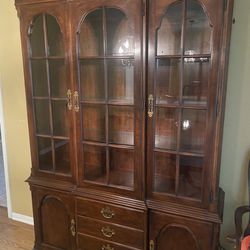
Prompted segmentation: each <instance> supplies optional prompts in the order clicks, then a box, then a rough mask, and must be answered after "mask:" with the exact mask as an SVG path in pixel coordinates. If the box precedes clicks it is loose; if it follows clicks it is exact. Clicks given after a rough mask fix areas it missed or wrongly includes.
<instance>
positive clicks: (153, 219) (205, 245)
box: [149, 212, 215, 250]
mask: <svg viewBox="0 0 250 250" xmlns="http://www.w3.org/2000/svg"><path fill="white" fill-rule="evenodd" d="M214 238H215V237H214V224H213V223H209V222H203V221H199V220H195V219H187V218H185V217H181V216H171V215H167V214H163V213H158V212H151V213H150V238H149V240H150V249H154V250H168V249H169V250H170V249H171V250H183V249H185V250H214V249H215V248H214V242H213V240H215V239H214Z"/></svg>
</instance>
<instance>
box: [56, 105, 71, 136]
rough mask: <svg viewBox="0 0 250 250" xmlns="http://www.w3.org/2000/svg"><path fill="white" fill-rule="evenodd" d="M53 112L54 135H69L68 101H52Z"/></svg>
mask: <svg viewBox="0 0 250 250" xmlns="http://www.w3.org/2000/svg"><path fill="white" fill-rule="evenodd" d="M52 113H53V128H54V135H56V136H66V137H67V136H68V135H69V119H68V110H67V101H64V100H60V101H59V100H57V101H52Z"/></svg>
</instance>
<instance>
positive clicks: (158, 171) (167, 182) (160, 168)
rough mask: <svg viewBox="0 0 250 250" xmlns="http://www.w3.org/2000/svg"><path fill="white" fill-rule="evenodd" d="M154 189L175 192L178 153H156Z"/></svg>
mask: <svg viewBox="0 0 250 250" xmlns="http://www.w3.org/2000/svg"><path fill="white" fill-rule="evenodd" d="M154 164H155V170H154V171H155V172H154V191H155V192H161V193H169V194H175V178H176V155H174V154H166V153H160V152H155V153H154Z"/></svg>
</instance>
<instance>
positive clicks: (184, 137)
mask: <svg viewBox="0 0 250 250" xmlns="http://www.w3.org/2000/svg"><path fill="white" fill-rule="evenodd" d="M205 135H206V111H204V110H193V109H184V110H183V112H182V124H181V151H187V152H193V153H203V152H204V146H205Z"/></svg>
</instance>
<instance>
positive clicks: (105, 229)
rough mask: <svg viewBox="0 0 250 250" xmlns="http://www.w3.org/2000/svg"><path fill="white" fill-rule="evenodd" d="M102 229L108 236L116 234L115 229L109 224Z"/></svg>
mask: <svg viewBox="0 0 250 250" xmlns="http://www.w3.org/2000/svg"><path fill="white" fill-rule="evenodd" d="M101 231H102V234H103V235H104V236H105V237H107V238H111V237H112V236H113V235H115V231H114V230H113V229H111V228H110V227H109V226H108V227H103V228H102V230H101Z"/></svg>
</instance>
